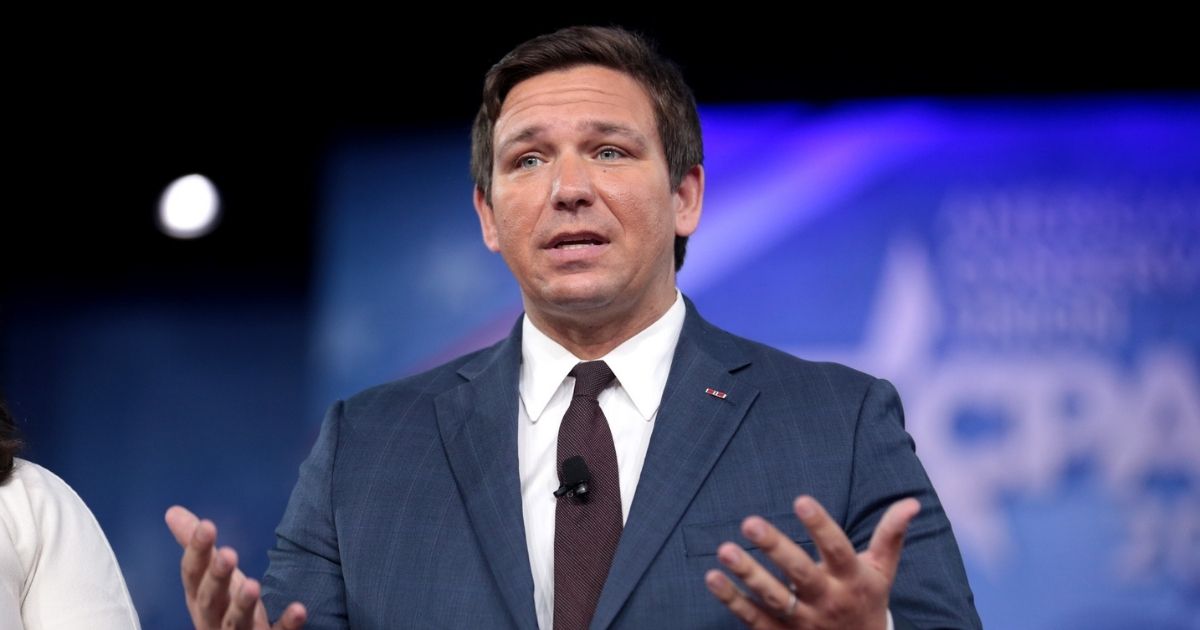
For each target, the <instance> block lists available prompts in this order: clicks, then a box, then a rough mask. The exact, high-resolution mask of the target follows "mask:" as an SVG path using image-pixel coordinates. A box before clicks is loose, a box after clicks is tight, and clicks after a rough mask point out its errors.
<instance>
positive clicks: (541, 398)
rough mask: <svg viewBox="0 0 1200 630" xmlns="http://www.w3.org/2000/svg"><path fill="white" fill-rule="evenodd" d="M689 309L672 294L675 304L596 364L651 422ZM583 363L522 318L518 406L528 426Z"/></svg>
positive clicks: (539, 415)
mask: <svg viewBox="0 0 1200 630" xmlns="http://www.w3.org/2000/svg"><path fill="white" fill-rule="evenodd" d="M686 314H687V309H686V308H685V307H684V304H683V296H682V294H680V293H679V290H678V289H676V290H675V303H674V304H672V305H671V308H669V309H667V312H666V313H663V315H662V317H659V318H658V320H657V321H655V322H654V323H653V324H650V325H649V326H647V327H646V328H645V329H643V330H642V331H641V332H639V333H638V334H636V335H634V336H633V337H630V338H629V339H627V340H625V342H624V343H622V344H621V345H619V346H617V347H616V348H613V350H612V351H611V352H609V353H608V354H607V355H605V356H603V357H600V360H602V361H605V362H607V363H608V367H609V369H611V370H612V371H613V374H615V375H616V377H617V382H618V383H620V385H621V387H622V388H623V389H624V390H625V392H626V393H627V394H629V398H630V400H632V401H633V406H634V407H636V408H637V410H638V413H639V414H641V416H642V418H644V419H645V420H647V421H649V420H651V419H652V418H653V417H654V414H655V413H657V412H658V406H659V403H661V402H662V395H663V390H665V389H666V387H667V376H668V375H669V374H670V372H671V359H672V357H673V356H674V354H675V345H676V344H677V343H678V342H679V335H680V333H681V332H682V331H683V320H684V317H685V315H686ZM582 360H583V359H580V358H578V357H576V356H575V355H573V354H571V352H570V351H569V350H567V349H566V348H564V347H562V346H561V345H559V344H558V342H556V341H554V340H553V339H551V338H550V337H548V336H546V334H545V333H543V332H542V331H541V330H538V328H537V326H534V325H533V322H531V321H530V320H529V317H528V316H526V317H525V318H524V321H523V322H522V324H521V384H520V390H521V392H520V393H521V402H523V403H524V404H525V412H526V413H528V414H529V419H530V420H531V421H532V422H537V421H538V418H540V417H541V415H542V412H543V411H545V410H546V405H548V404H549V403H550V399H551V398H553V397H554V393H555V392H557V391H558V388H559V387H560V386H561V385H562V383H563V380H564V379H566V378H567V375H568V374H569V373H570V372H571V369H572V368H574V367H575V364H576V363H579V362H580V361H582Z"/></svg>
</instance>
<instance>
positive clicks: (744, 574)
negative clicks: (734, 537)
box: [717, 519, 792, 616]
mask: <svg viewBox="0 0 1200 630" xmlns="http://www.w3.org/2000/svg"><path fill="white" fill-rule="evenodd" d="M760 520H761V519H760ZM717 560H720V561H721V564H723V565H725V567H726V568H728V569H729V570H730V571H731V572H732V573H733V574H734V575H736V576H737V577H738V579H739V580H741V581H742V583H743V584H745V585H746V588H747V589H749V590H750V592H752V593H754V594H755V595H757V596H758V599H759V600H760V601H762V603H763V605H764V606H765V607H766V608H767V609H769V610H770V611H771V613H772V614H774V615H776V616H779V615H782V614H783V613H784V612H786V611H787V609H788V603H789V602H790V601H791V599H792V593H791V592H790V591H788V589H787V587H786V586H784V585H783V584H781V583H780V582H779V580H777V579H775V576H773V575H771V573H770V572H768V571H767V570H766V569H764V568H763V566H762V565H761V564H759V563H758V561H757V560H755V559H754V558H752V557H750V554H748V553H746V552H745V551H744V550H743V549H742V548H741V547H739V546H737V545H735V544H733V543H725V544H723V545H721V546H720V547H718V548H717Z"/></svg>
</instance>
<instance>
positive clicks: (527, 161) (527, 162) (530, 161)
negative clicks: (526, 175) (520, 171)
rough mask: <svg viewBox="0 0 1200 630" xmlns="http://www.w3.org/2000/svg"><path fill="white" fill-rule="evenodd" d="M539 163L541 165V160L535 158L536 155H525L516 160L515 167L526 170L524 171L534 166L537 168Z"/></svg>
mask: <svg viewBox="0 0 1200 630" xmlns="http://www.w3.org/2000/svg"><path fill="white" fill-rule="evenodd" d="M541 163H542V158H540V157H537V156H536V155H526V156H524V157H522V158H521V159H519V160H517V166H519V167H520V168H526V169H528V168H533V167H535V166H538V165H539V164H541Z"/></svg>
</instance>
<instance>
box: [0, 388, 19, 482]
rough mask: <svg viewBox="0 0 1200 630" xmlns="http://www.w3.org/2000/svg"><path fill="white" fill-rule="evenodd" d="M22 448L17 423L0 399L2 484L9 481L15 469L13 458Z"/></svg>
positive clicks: (0, 465)
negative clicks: (18, 437)
mask: <svg viewBox="0 0 1200 630" xmlns="http://www.w3.org/2000/svg"><path fill="white" fill-rule="evenodd" d="M20 450H21V440H19V439H17V423H16V422H15V421H13V417H12V415H11V414H9V413H8V407H6V406H5V405H4V401H3V400H0V484H3V483H4V482H6V481H8V477H9V475H11V474H12V471H13V458H14V457H16V456H17V452H19V451H20Z"/></svg>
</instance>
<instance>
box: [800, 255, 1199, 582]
mask: <svg viewBox="0 0 1200 630" xmlns="http://www.w3.org/2000/svg"><path fill="white" fill-rule="evenodd" d="M940 303H941V301H940V300H939V296H938V294H937V293H936V291H935V282H934V274H933V272H932V267H931V265H930V263H929V260H928V256H927V255H926V254H925V252H924V250H923V249H922V248H921V247H920V246H918V245H916V244H914V243H911V242H905V241H900V242H897V243H895V244H894V245H893V247H892V248H891V250H890V251H889V253H888V256H887V258H886V263H885V268H884V271H883V276H882V278H881V282H880V289H879V292H878V294H877V296H876V299H875V306H874V308H873V309H872V313H873V315H872V318H873V319H872V321H871V323H870V324H869V325H868V329H867V331H866V335H865V339H864V343H863V345H862V346H861V347H860V348H859V349H858V350H856V351H851V352H846V351H840V352H839V351H836V350H831V349H817V348H811V347H809V348H793V349H792V350H793V351H794V352H795V353H796V354H798V355H800V356H815V357H819V358H826V357H828V358H832V359H834V360H838V361H844V362H846V363H849V364H851V365H856V366H863V367H864V369H866V370H868V371H871V372H873V373H875V374H879V375H881V376H886V377H888V378H889V379H891V380H893V381H894V382H896V384H897V386H898V388H899V389H900V392H901V393H902V395H903V396H904V402H905V407H906V411H907V418H908V429H909V431H910V433H912V435H913V437H914V439H915V440H916V442H917V447H918V452H919V454H920V456H921V459H922V461H923V462H924V463H925V466H926V468H927V469H928V471H929V474H930V476H931V478H932V479H933V480H934V483H935V485H936V487H937V488H938V492H939V495H940V496H941V499H942V502H943V504H944V505H945V507H946V510H947V512H948V513H949V515H950V517H951V519H952V521H953V523H954V527H955V531H956V533H957V534H958V537H959V539H960V541H961V543H962V544H963V546H964V548H965V549H966V550H967V551H970V552H973V554H974V555H975V556H976V557H978V558H981V559H982V560H983V561H984V563H985V564H986V565H987V566H990V567H992V568H995V569H1000V568H1002V567H1003V561H1004V558H1005V557H1006V556H1007V554H1008V553H1009V552H1010V551H1012V546H1013V544H1014V540H1013V536H1012V534H1011V532H1009V531H1008V529H1007V525H1006V522H1007V521H1006V518H1005V514H1004V512H1003V501H1004V499H1005V497H1013V496H1025V497H1037V496H1047V495H1051V494H1052V493H1053V492H1055V491H1056V490H1058V488H1059V486H1060V485H1061V483H1062V481H1063V480H1064V478H1065V477H1066V476H1067V475H1069V474H1070V473H1071V471H1072V469H1076V468H1079V467H1084V468H1086V469H1087V470H1088V471H1089V474H1092V475H1094V476H1096V477H1097V478H1098V481H1099V482H1100V483H1101V484H1102V486H1103V488H1104V490H1105V492H1107V493H1108V494H1109V498H1110V499H1111V501H1112V503H1113V504H1114V505H1116V506H1118V508H1119V510H1120V511H1121V513H1122V518H1123V519H1125V521H1126V524H1127V531H1128V539H1126V540H1118V541H1113V542H1114V548H1113V549H1111V550H1103V552H1105V553H1113V554H1114V557H1113V558H1112V561H1113V562H1112V564H1113V566H1114V569H1115V570H1116V571H1118V572H1119V574H1120V575H1121V576H1123V577H1124V578H1126V579H1130V580H1135V579H1138V578H1140V577H1145V576H1148V575H1151V574H1157V575H1161V574H1162V573H1163V572H1164V570H1165V571H1166V572H1167V573H1168V574H1169V575H1170V577H1172V578H1174V579H1178V580H1180V581H1183V582H1184V583H1194V581H1195V580H1196V579H1198V578H1200V455H1198V454H1197V453H1200V377H1198V375H1197V370H1196V366H1195V363H1194V359H1193V356H1194V353H1192V352H1191V350H1190V349H1189V348H1188V346H1186V345H1183V344H1178V345H1169V344H1161V343H1160V344H1158V345H1154V346H1147V347H1143V348H1141V349H1140V350H1138V352H1137V356H1135V357H1134V358H1133V361H1132V362H1131V363H1128V364H1126V365H1122V364H1121V363H1119V358H1118V357H1116V356H1113V355H1111V354H1108V355H1106V354H1103V353H1098V352H1086V351H1080V350H1065V349H1064V350H1058V351H1040V352H1032V351H1028V350H1024V351H1022V350H1011V351H1008V352H996V351H987V352H984V351H979V350H974V351H973V350H951V351H943V352H942V353H941V354H940V355H935V352H934V348H935V342H936V341H937V340H938V338H939V334H940V332H941V328H942V324H941V322H942V320H943V318H942V317H941V309H940V308H939V304H940Z"/></svg>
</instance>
